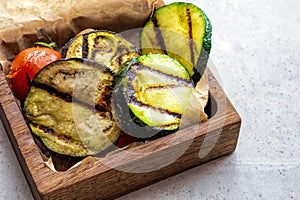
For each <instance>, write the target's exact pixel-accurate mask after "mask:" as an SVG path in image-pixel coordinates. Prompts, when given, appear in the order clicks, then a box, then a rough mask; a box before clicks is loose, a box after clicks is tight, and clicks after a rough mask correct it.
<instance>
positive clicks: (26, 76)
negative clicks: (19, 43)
mask: <svg viewBox="0 0 300 200" xmlns="http://www.w3.org/2000/svg"><path fill="white" fill-rule="evenodd" d="M49 47H52V46H51V45H50V46H34V47H30V48H26V49H24V50H22V51H21V52H20V53H19V54H18V55H17V56H16V57H15V59H14V60H13V62H12V65H11V68H10V71H9V74H8V76H7V78H9V79H10V82H11V87H12V91H13V92H14V95H15V97H17V98H18V99H19V100H21V101H23V100H24V99H25V96H26V94H27V92H28V91H29V85H30V82H31V81H32V79H33V77H34V76H35V74H36V73H37V72H38V71H40V69H42V68H43V67H44V66H46V65H47V64H49V63H51V62H53V61H56V60H59V59H60V58H61V53H60V52H58V51H56V50H54V49H53V48H49Z"/></svg>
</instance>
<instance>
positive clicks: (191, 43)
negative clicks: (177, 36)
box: [186, 8, 195, 66]
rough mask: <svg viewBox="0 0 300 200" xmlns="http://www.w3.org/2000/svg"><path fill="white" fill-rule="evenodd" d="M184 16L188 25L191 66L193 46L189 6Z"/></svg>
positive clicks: (193, 61)
mask: <svg viewBox="0 0 300 200" xmlns="http://www.w3.org/2000/svg"><path fill="white" fill-rule="evenodd" d="M186 16H187V21H188V25H189V46H190V56H191V62H192V64H193V66H195V57H194V48H193V27H192V17H191V11H190V8H186Z"/></svg>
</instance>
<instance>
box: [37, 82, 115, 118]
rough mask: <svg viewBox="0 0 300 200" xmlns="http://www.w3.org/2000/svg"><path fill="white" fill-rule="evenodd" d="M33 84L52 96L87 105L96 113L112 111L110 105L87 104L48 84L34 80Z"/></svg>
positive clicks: (103, 115)
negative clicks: (104, 106)
mask: <svg viewBox="0 0 300 200" xmlns="http://www.w3.org/2000/svg"><path fill="white" fill-rule="evenodd" d="M32 85H33V86H34V87H36V88H40V89H42V90H44V91H47V92H48V93H49V94H50V95H51V96H55V97H57V98H59V99H61V100H63V101H65V102H69V103H76V104H78V105H80V106H82V107H85V108H86V109H89V110H91V111H93V112H95V113H98V114H99V115H100V116H102V117H105V116H106V114H105V112H110V107H106V108H105V109H103V107H102V106H99V104H97V105H95V106H92V105H90V104H87V103H84V102H82V101H80V100H78V99H77V98H75V97H73V96H71V95H69V94H66V93H63V92H60V91H58V90H56V89H54V88H52V87H50V86H48V85H46V84H42V83H36V82H33V83H32Z"/></svg>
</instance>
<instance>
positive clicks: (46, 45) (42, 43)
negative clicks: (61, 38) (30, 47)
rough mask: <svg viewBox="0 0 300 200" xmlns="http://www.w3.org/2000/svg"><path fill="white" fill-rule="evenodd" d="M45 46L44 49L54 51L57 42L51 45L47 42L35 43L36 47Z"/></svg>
mask: <svg viewBox="0 0 300 200" xmlns="http://www.w3.org/2000/svg"><path fill="white" fill-rule="evenodd" d="M36 45H38V46H43V47H48V48H51V49H54V48H55V47H56V43H55V42H50V43H46V42H35V43H34V46H36Z"/></svg>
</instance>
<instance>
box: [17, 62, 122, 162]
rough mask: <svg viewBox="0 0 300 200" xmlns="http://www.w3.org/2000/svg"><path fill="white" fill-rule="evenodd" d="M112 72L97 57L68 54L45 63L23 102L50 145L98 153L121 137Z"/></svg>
mask: <svg viewBox="0 0 300 200" xmlns="http://www.w3.org/2000/svg"><path fill="white" fill-rule="evenodd" d="M112 90H113V73H112V72H111V70H110V69H109V68H107V67H106V66H104V65H101V64H99V63H97V62H95V61H88V60H84V59H75V58H73V59H67V60H61V61H56V62H53V63H51V64H49V65H48V66H46V67H45V68H43V69H42V70H41V71H40V72H39V73H38V74H37V75H36V76H35V78H34V79H33V82H32V86H31V88H30V91H29V93H28V94H27V97H26V99H25V102H24V104H23V112H24V116H25V118H26V120H27V121H28V123H29V126H30V129H31V130H32V133H33V134H34V135H36V136H38V137H39V138H40V139H41V140H42V142H43V143H44V144H45V146H46V147H48V148H49V149H50V150H52V151H54V152H56V153H59V154H64V155H70V156H76V157H81V156H87V155H95V154H97V153H98V152H101V151H102V150H104V149H106V148H108V147H109V146H111V145H112V143H113V142H115V141H116V140H117V138H118V137H119V135H120V129H119V128H118V126H117V124H116V123H115V121H114V120H113V118H112V113H111V93H112Z"/></svg>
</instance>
